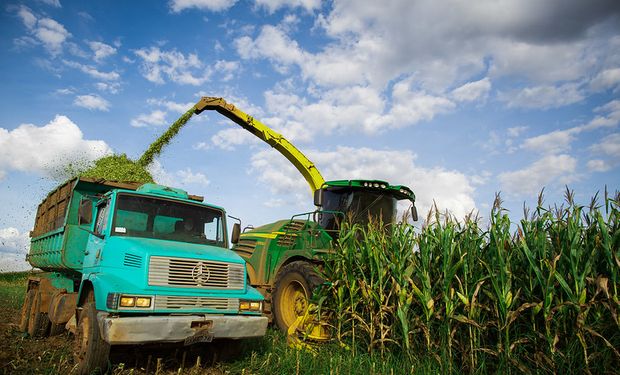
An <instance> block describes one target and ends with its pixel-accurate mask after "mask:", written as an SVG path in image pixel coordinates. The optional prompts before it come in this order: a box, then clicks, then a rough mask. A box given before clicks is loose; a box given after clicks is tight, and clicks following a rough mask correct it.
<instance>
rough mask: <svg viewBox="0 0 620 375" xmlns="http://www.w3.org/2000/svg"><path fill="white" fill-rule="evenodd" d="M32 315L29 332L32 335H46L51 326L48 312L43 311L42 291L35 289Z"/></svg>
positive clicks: (31, 309)
mask: <svg viewBox="0 0 620 375" xmlns="http://www.w3.org/2000/svg"><path fill="white" fill-rule="evenodd" d="M34 292H35V294H34V298H33V301H32V306H30V316H29V318H28V334H29V335H30V337H44V336H46V335H47V332H48V330H49V328H50V323H51V322H50V320H49V318H48V316H47V313H44V312H41V293H39V292H37V291H36V290H34Z"/></svg>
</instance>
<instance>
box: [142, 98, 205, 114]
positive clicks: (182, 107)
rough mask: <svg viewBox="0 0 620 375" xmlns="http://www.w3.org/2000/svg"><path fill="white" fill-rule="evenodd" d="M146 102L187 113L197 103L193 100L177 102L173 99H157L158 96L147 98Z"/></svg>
mask: <svg viewBox="0 0 620 375" xmlns="http://www.w3.org/2000/svg"><path fill="white" fill-rule="evenodd" d="M146 102H147V104H149V105H152V106H159V107H163V108H165V109H166V110H168V111H173V112H178V113H185V112H187V111H188V110H189V109H190V108H192V107H193V106H194V104H196V103H192V102H187V103H177V102H173V101H171V100H165V99H156V98H150V99H147V100H146Z"/></svg>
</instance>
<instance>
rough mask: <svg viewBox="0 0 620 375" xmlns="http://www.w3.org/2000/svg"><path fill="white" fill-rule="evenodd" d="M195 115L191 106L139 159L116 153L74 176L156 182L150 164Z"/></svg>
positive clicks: (73, 174)
mask: <svg viewBox="0 0 620 375" xmlns="http://www.w3.org/2000/svg"><path fill="white" fill-rule="evenodd" d="M193 115H194V107H192V108H190V109H189V110H188V111H187V112H185V113H184V114H183V115H182V116H181V117H179V118H178V119H177V120H176V121H175V122H174V123H173V124H172V125H170V127H169V128H168V130H166V132H165V133H164V134H162V135H161V136H160V137H159V138H157V139H156V140H155V142H153V143H151V145H150V146H149V148H148V149H147V150H146V151H145V152H144V154H142V156H141V157H140V158H139V159H138V160H132V159H130V158H129V157H127V155H126V154H115V155H110V156H105V157H102V158H100V159H98V160H96V161H95V162H94V165H93V166H91V167H90V168H88V169H86V170H84V171H75V172H74V173H72V177H91V178H97V179H104V180H110V181H123V182H142V183H147V182H154V179H153V176H152V175H151V173H150V172H149V171H148V167H149V165H151V164H152V163H153V160H155V158H156V157H157V156H159V155H160V154H161V152H162V151H163V149H164V148H165V147H166V146H167V145H168V144H170V142H171V141H172V139H173V138H174V137H175V136H176V135H177V134H178V133H179V131H180V130H181V128H183V126H185V124H187V122H188V121H189V120H190V119H191V118H192V116H193Z"/></svg>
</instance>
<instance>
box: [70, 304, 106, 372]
mask: <svg viewBox="0 0 620 375" xmlns="http://www.w3.org/2000/svg"><path fill="white" fill-rule="evenodd" d="M109 355H110V344H108V343H107V342H105V341H104V340H103V338H101V334H100V332H99V325H98V324H97V309H95V302H94V301H91V302H86V303H85V304H84V305H83V307H82V312H81V313H80V319H79V321H78V324H77V330H76V333H75V342H74V346H73V357H74V359H75V363H76V365H77V373H78V374H80V375H86V374H91V373H93V372H95V373H102V374H103V373H105V371H106V369H107V368H108V357H109Z"/></svg>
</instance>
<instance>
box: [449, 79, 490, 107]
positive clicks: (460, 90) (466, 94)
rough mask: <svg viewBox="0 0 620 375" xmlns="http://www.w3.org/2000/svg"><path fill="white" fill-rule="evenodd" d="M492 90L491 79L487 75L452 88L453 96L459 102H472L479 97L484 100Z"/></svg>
mask: <svg viewBox="0 0 620 375" xmlns="http://www.w3.org/2000/svg"><path fill="white" fill-rule="evenodd" d="M490 90H491V81H490V80H489V78H488V77H487V78H483V79H481V80H479V81H475V82H468V83H466V84H464V85H462V86H460V87H457V88H456V89H454V90H452V97H453V98H454V100H456V101H458V102H471V101H474V100H478V99H482V100H484V99H485V98H486V97H487V96H488V94H489V91H490Z"/></svg>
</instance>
